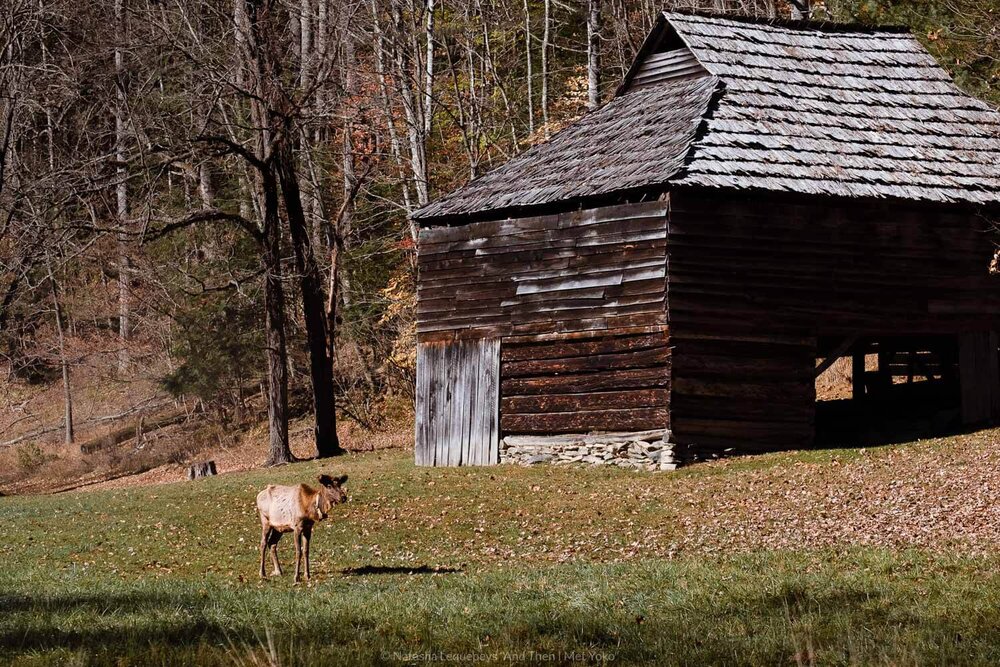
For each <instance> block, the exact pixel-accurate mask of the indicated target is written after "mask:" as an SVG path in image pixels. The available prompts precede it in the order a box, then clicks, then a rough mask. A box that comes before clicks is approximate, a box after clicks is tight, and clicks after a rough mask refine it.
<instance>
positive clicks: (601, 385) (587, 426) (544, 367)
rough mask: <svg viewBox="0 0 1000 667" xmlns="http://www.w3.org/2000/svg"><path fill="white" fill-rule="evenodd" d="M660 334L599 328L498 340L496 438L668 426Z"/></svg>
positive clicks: (663, 336) (665, 355) (666, 357)
mask: <svg viewBox="0 0 1000 667" xmlns="http://www.w3.org/2000/svg"><path fill="white" fill-rule="evenodd" d="M667 345H668V340H667V332H666V331H665V330H660V331H655V332H651V333H639V334H635V333H633V334H630V333H628V332H627V331H617V330H612V331H607V332H602V333H600V334H598V335H596V336H595V337H593V338H588V339H582V340H581V339H577V340H573V341H568V342H567V341H559V340H556V341H543V342H526V343H515V342H510V343H505V344H504V345H503V347H502V348H501V353H500V377H501V378H502V380H501V383H500V397H501V398H500V428H501V430H502V431H503V432H504V433H586V432H590V431H639V430H644V429H654V428H666V427H667V426H669V422H670V416H669V410H668V407H669V393H670V392H669V387H670V350H669V348H668V347H667Z"/></svg>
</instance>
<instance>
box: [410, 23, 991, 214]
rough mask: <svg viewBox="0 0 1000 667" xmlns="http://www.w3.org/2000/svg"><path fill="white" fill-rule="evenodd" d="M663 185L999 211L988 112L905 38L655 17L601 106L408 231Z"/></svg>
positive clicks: (875, 31)
mask: <svg viewBox="0 0 1000 667" xmlns="http://www.w3.org/2000/svg"><path fill="white" fill-rule="evenodd" d="M821 27H823V28H824V29H823V30H821V29H820V28H821ZM671 32H672V33H673V35H674V36H673V38H672V39H673V42H671V44H672V45H668V46H666V47H665V46H664V43H661V39H660V38H661V37H664V38H665V36H667V35H669V33H671ZM671 49H673V50H671ZM675 53H684V54H686V55H679V56H674V55H671V54H675ZM678 59H681V60H684V59H686V60H684V62H681V60H678ZM644 63H645V64H644ZM672 185H678V186H680V185H691V186H701V187H713V188H724V189H730V190H741V191H760V190H764V191H768V190H770V191H780V192H796V193H800V194H807V195H826V196H837V197H850V198H876V199H903V200H913V201H924V202H939V203H964V204H986V205H990V206H997V205H1000V112H998V111H997V110H996V109H995V108H994V107H992V106H991V105H989V104H987V103H986V102H984V101H982V100H979V99H977V98H975V97H972V96H971V95H969V94H967V93H965V92H964V91H962V90H961V89H959V88H958V87H957V86H956V85H955V83H954V82H953V80H952V79H951V77H950V76H949V75H948V73H947V72H946V71H945V70H944V69H943V68H942V67H941V65H940V64H939V63H937V62H936V61H935V60H934V58H933V57H932V56H931V55H930V53H928V52H927V51H926V50H925V49H924V48H923V46H921V45H920V43H919V42H918V41H917V39H916V38H915V37H914V36H913V35H912V34H911V33H910V32H909V31H908V30H899V29H896V28H895V27H890V28H889V29H885V28H884V27H881V26H878V27H876V26H866V27H865V28H864V30H863V31H861V30H859V29H857V28H853V29H852V28H844V27H842V28H838V29H835V28H834V27H833V26H832V24H827V23H822V22H819V23H818V22H815V21H791V20H780V21H775V20H773V19H759V18H754V17H735V16H733V15H718V14H711V13H706V12H680V11H671V12H662V13H661V14H660V15H659V16H658V20H657V26H656V28H654V31H653V32H652V33H651V34H650V36H649V37H648V38H647V40H646V42H645V43H644V44H643V47H642V49H641V50H640V53H639V55H638V56H637V58H636V62H635V64H633V66H632V67H631V68H630V69H629V72H628V74H627V75H626V77H625V79H624V81H623V84H622V86H621V87H620V88H619V90H618V92H617V93H616V95H615V97H614V98H612V100H611V101H609V102H608V103H607V104H606V105H605V106H604V107H602V108H600V109H598V110H596V111H592V112H589V113H586V114H584V116H583V117H581V118H580V119H579V120H577V121H576V122H574V123H572V124H570V125H569V126H567V127H566V128H564V129H562V130H560V131H559V132H557V133H555V134H553V136H552V137H551V138H550V139H549V140H547V141H545V142H543V143H540V144H537V145H535V146H533V147H532V148H530V149H528V150H527V151H525V152H523V153H521V154H520V155H519V156H517V157H515V158H513V159H512V160H510V161H509V162H507V163H506V164H504V165H502V166H500V167H499V168H497V169H494V170H493V171H490V172H488V173H487V174H485V175H483V176H480V177H479V178H477V179H475V180H473V181H471V182H469V183H468V184H466V185H465V186H463V187H461V188H459V189H458V190H456V191H454V192H453V193H451V194H449V195H446V196H445V197H443V198H441V199H438V200H437V201H435V202H433V203H431V204H429V205H428V206H425V207H424V208H422V209H420V210H419V211H417V212H416V213H414V214H413V217H414V218H415V219H420V220H422V221H424V220H429V219H432V218H440V219H443V218H449V219H450V218H455V217H456V216H463V215H474V216H477V217H482V216H484V215H493V214H497V215H499V214H500V213H503V212H506V213H510V212H513V211H527V210H529V209H536V208H538V207H541V206H552V205H555V204H557V203H559V202H564V203H566V202H578V201H585V200H588V199H594V198H597V197H599V196H609V195H613V194H615V193H622V192H634V191H640V190H642V189H646V190H651V189H654V188H659V189H660V190H662V189H665V188H667V187H670V186H672Z"/></svg>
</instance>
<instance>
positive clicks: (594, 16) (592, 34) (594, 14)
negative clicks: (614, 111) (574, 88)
mask: <svg viewBox="0 0 1000 667" xmlns="http://www.w3.org/2000/svg"><path fill="white" fill-rule="evenodd" d="M588 4H589V10H590V11H588V12H587V108H588V109H590V110H591V111H593V110H595V109H597V107H599V106H601V0H588Z"/></svg>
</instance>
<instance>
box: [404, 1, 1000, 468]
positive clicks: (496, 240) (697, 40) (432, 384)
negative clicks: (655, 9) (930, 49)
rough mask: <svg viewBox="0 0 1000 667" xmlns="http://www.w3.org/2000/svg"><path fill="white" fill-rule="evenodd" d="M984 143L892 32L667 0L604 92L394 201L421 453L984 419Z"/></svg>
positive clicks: (739, 446) (994, 125) (754, 448)
mask: <svg viewBox="0 0 1000 667" xmlns="http://www.w3.org/2000/svg"><path fill="white" fill-rule="evenodd" d="M998 158H1000V113H998V112H997V111H996V110H994V109H992V108H991V107H989V106H988V105H986V104H985V103H983V102H981V101H979V100H976V99H974V98H972V97H970V96H968V95H966V94H965V93H963V92H962V91H960V90H959V89H958V88H957V87H955V85H954V84H953V83H952V81H951V80H950V78H949V77H948V75H947V73H945V72H944V70H942V69H941V68H940V66H939V65H938V64H937V63H936V62H935V61H934V60H933V58H931V57H930V55H928V54H927V52H926V51H925V50H924V49H923V48H922V47H921V46H920V45H919V43H918V42H917V41H916V40H915V39H914V38H913V37H912V36H911V35H909V34H907V33H905V32H902V31H900V30H896V29H871V28H864V27H858V26H844V25H835V24H816V23H807V22H776V21H770V22H763V21H755V20H750V19H734V18H732V17H729V18H723V17H718V16H710V15H699V14H685V13H667V14H664V15H663V17H661V20H660V22H659V24H658V26H657V28H656V29H655V30H654V31H653V33H652V34H651V35H650V36H649V38H648V39H647V40H646V43H645V44H644V46H643V47H642V49H641V51H640V53H639V56H638V57H637V59H636V62H635V64H634V65H633V67H632V69H631V70H630V72H629V73H628V75H627V76H626V78H625V80H624V82H623V84H622V86H621V87H620V88H619V90H618V92H617V94H616V96H615V98H614V99H613V100H611V101H610V102H609V103H608V104H606V105H605V106H604V107H603V108H602V109H600V110H598V111H595V112H591V113H589V114H587V115H585V116H584V117H583V118H582V119H581V120H580V121H578V122H577V123H575V124H573V125H571V126H570V127H568V128H566V129H565V130H563V131H561V132H559V133H557V134H556V135H554V136H553V137H552V139H551V140H549V141H548V142H546V143H543V144H540V145H537V146H535V147H533V148H531V149H529V150H527V151H525V152H524V153H523V154H521V155H520V156H518V157H517V158H515V159H513V160H511V161H510V162H509V163H507V164H506V165H504V166H502V167H500V168H499V169H497V170H495V171H493V172H490V173H489V174H487V175H485V176H483V177H481V178H478V179H476V180H474V181H472V182H471V183H469V184H468V185H467V186H465V187H463V188H461V189H459V190H458V191H456V192H455V193H452V194H451V195H448V196H447V197H444V198H443V199H441V200H439V201H437V202H435V203H433V204H431V205H430V206H428V207H426V208H424V209H423V210H421V211H419V212H418V213H417V214H416V215H415V218H416V219H417V222H418V223H419V224H420V226H421V232H420V240H419V247H418V258H419V259H418V261H419V281H418V367H417V375H418V378H417V434H416V436H417V450H416V458H417V463H418V464H424V465H461V464H490V463H496V462H498V461H501V460H510V461H512V462H525V458H524V457H525V452H527V453H528V455H529V456H528V459H529V460H528V462H535V461H536V460H549V458H551V457H552V456H554V455H555V454H553V453H552V452H557V453H559V456H563V455H566V456H563V459H562V460H569V461H573V460H584V461H591V460H592V459H594V458H595V456H596V455H591V454H588V451H586V448H587V447H588V446H593V447H597V448H598V449H599V450H600V451H599V452H598V453H599V454H601V452H603V454H601V455H602V456H604V457H605V459H606V458H607V455H606V454H607V452H606V449H607V447H613V448H615V447H617V448H619V449H621V448H623V447H626V445H627V448H629V451H630V452H632V453H633V454H635V456H634V457H633V462H635V461H636V460H638V461H640V463H642V464H643V465H647V467H648V466H650V465H653V464H660V467H673V466H675V465H677V464H678V463H683V462H688V461H694V460H699V459H704V458H708V457H714V456H719V455H727V454H735V453H753V452H763V451H773V450H779V449H791V448H802V447H810V446H813V445H816V444H823V445H839V444H867V443H873V442H891V441H893V440H894V439H901V438H906V437H909V436H910V435H912V434H917V436H918V437H919V436H922V435H929V434H933V433H935V432H944V431H947V430H949V429H959V428H970V427H973V426H976V425H980V424H986V423H990V422H992V421H994V420H996V419H997V418H998V417H1000V371H998V368H1000V352H998V340H997V333H996V332H997V331H998V330H1000V321H998V320H1000V276H998V275H997V274H996V273H995V271H994V270H993V268H992V265H993V264H994V253H995V248H996V243H995V242H996V229H995V224H994V223H995V221H996V220H997V216H996V213H997V211H998V210H1000V166H998V163H1000V160H998ZM838 359H849V360H850V377H851V382H852V391H851V395H850V396H849V397H841V398H840V400H829V401H826V400H824V401H820V402H819V403H817V391H816V386H817V377H818V376H822V375H823V374H824V373H829V372H830V371H831V369H832V368H833V367H834V366H835V365H837V366H838V367H843V365H844V364H845V363H847V362H839V363H838V361H837V360H838ZM600 434H604V436H603V437H602V436H601V435H600ZM656 438H660V439H661V440H660V442H661V443H662V445H660V444H655V443H653V440H654V439H656ZM629 443H630V444H629ZM644 443H645V444H644ZM650 443H653V444H650ZM619 445H620V447H619ZM647 445H648V446H647ZM602 447H603V448H604V449H600V448H602ZM546 448H548V449H546ZM615 451H618V450H617V449H616V450H615ZM546 452H548V453H546ZM567 452H568V454H566V453H567ZM636 452H638V453H636ZM644 452H645V453H649V454H650V457H649V460H648V461H647V460H646V459H642V456H643V453H644ZM518 457H520V458H518ZM546 457H548V458H546ZM567 457H568V458H567ZM636 457H638V458H636ZM596 458H600V456H596ZM593 462H598V461H593Z"/></svg>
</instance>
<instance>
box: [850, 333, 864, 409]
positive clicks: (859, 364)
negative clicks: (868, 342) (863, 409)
mask: <svg viewBox="0 0 1000 667" xmlns="http://www.w3.org/2000/svg"><path fill="white" fill-rule="evenodd" d="M851 383H852V385H853V389H854V392H853V396H854V401H855V403H860V402H861V401H863V400H864V399H865V346H864V345H859V346H858V347H857V348H855V350H854V354H853V355H851Z"/></svg>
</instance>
